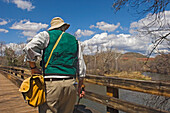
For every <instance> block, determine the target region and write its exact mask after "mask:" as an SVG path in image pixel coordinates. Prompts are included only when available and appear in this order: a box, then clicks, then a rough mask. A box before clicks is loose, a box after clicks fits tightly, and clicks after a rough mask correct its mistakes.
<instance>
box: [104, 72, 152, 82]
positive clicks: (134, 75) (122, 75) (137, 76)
mask: <svg viewBox="0 0 170 113" xmlns="http://www.w3.org/2000/svg"><path fill="white" fill-rule="evenodd" d="M105 76H109V77H118V78H128V79H138V80H151V77H148V76H145V75H142V74H141V72H137V71H135V72H125V71H123V72H119V73H112V74H105Z"/></svg>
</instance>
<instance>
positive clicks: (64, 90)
mask: <svg viewBox="0 0 170 113" xmlns="http://www.w3.org/2000/svg"><path fill="white" fill-rule="evenodd" d="M69 26H70V25H69V24H67V23H65V22H64V21H63V20H62V19H61V18H60V17H55V18H53V19H52V21H51V27H50V28H49V29H48V31H43V32H40V33H39V34H37V35H36V36H35V37H34V38H33V39H32V40H31V41H30V42H29V43H28V44H27V45H26V47H25V48H24V52H25V53H26V55H27V61H28V62H29V64H30V68H31V73H32V74H41V71H40V70H39V69H37V68H36V64H35V61H36V59H37V57H38V56H42V70H43V75H44V81H45V85H46V103H44V104H42V105H40V106H39V112H40V113H72V112H73V109H74V104H75V102H76V88H75V85H76V82H75V78H76V76H78V78H79V85H78V92H79V97H80V98H81V97H83V96H84V95H85V92H84V91H82V92H81V93H80V90H81V85H82V84H83V77H85V71H86V66H85V63H84V60H83V56H82V53H81V46H80V44H79V42H78V41H77V40H76V38H75V37H74V36H72V35H70V34H68V33H65V31H66V30H67V29H68V28H69ZM57 41H58V44H57V46H56V48H55V47H54V45H56V42H57ZM51 52H52V53H51ZM42 54H43V55H42Z"/></svg>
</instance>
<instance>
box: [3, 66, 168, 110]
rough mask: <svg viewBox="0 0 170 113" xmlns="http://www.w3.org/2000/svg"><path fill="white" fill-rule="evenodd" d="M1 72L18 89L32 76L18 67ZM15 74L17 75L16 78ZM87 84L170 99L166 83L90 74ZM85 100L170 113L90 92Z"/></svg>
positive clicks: (4, 68)
mask: <svg viewBox="0 0 170 113" xmlns="http://www.w3.org/2000/svg"><path fill="white" fill-rule="evenodd" d="M0 70H2V71H4V72H6V73H10V74H12V75H11V76H7V77H8V78H9V79H10V80H12V82H14V83H15V84H16V85H17V86H18V87H19V86H20V84H21V83H22V81H23V80H24V79H25V78H27V77H29V76H31V75H30V74H25V73H24V71H26V69H19V68H16V67H3V66H0ZM13 74H15V76H14V75H13ZM85 82H88V83H92V84H97V85H102V86H107V89H109V88H113V89H114V88H115V89H117V88H121V89H127V90H131V91H138V92H143V93H149V94H154V95H161V96H167V97H170V83H166V82H157V81H145V80H132V79H123V78H116V77H105V76H97V75H89V74H87V76H86V78H85ZM114 91H116V90H114ZM112 96H113V95H112ZM85 98H87V99H89V100H92V101H96V102H99V103H101V104H104V105H106V106H108V107H111V108H114V109H117V110H121V111H125V112H127V113H168V111H163V110H159V109H155V108H150V107H146V106H143V105H138V104H134V103H131V102H127V101H124V100H121V99H118V98H115V97H110V96H104V95H99V94H96V93H94V92H89V91H86V96H85ZM114 113H117V112H114Z"/></svg>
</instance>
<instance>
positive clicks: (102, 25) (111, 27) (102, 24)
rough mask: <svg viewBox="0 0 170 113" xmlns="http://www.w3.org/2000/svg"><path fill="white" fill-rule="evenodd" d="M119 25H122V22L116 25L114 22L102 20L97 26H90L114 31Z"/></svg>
mask: <svg viewBox="0 0 170 113" xmlns="http://www.w3.org/2000/svg"><path fill="white" fill-rule="evenodd" d="M119 26H120V23H117V25H114V24H108V23H106V22H104V21H102V22H97V23H96V26H95V25H91V26H90V28H93V27H95V28H98V29H100V30H103V31H108V32H112V31H114V30H115V29H117V28H118V27H119Z"/></svg>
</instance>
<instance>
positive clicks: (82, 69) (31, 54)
mask: <svg viewBox="0 0 170 113" xmlns="http://www.w3.org/2000/svg"><path fill="white" fill-rule="evenodd" d="M49 37H50V36H49V34H48V32H47V31H43V32H40V33H39V34H37V35H36V36H34V38H33V39H32V40H31V41H30V42H29V43H28V44H27V45H26V46H25V48H24V49H23V51H24V52H25V53H26V55H27V56H26V59H27V61H36V59H37V57H38V56H42V53H43V49H45V48H46V47H47V46H48V44H49V40H50V39H49ZM78 45H79V51H78V63H79V77H85V75H86V65H85V63H84V59H83V55H82V52H81V44H80V42H79V41H78ZM67 77H68V76H57V75H55V76H45V78H67Z"/></svg>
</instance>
